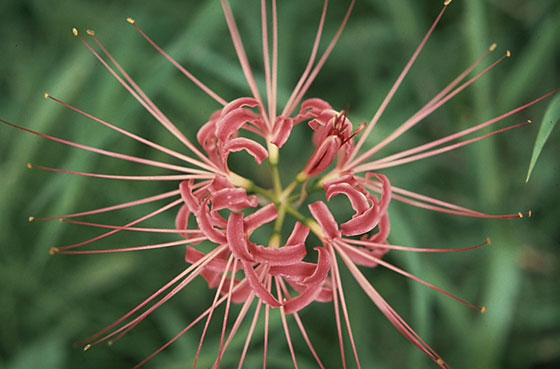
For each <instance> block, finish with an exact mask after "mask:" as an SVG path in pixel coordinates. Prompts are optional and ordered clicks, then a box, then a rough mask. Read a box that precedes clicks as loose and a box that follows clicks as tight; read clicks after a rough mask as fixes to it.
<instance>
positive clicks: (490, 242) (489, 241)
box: [486, 237, 492, 245]
mask: <svg viewBox="0 0 560 369" xmlns="http://www.w3.org/2000/svg"><path fill="white" fill-rule="evenodd" d="M486 243H487V244H488V245H491V244H492V239H491V238H490V237H487V238H486Z"/></svg>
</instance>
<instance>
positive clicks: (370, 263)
mask: <svg viewBox="0 0 560 369" xmlns="http://www.w3.org/2000/svg"><path fill="white" fill-rule="evenodd" d="M344 250H345V252H346V254H347V255H348V257H349V258H350V259H351V260H352V261H353V262H354V263H355V264H357V265H362V266H365V267H369V268H374V267H376V266H377V265H379V263H377V262H376V261H374V260H372V259H371V258H368V257H366V256H364V255H363V254H361V253H358V252H356V251H355V250H354V247H347V248H345V249H344ZM360 251H361V252H362V253H366V254H368V255H370V256H371V257H375V258H378V259H381V258H382V257H383V256H384V255H385V254H386V253H387V252H388V251H389V249H386V248H381V247H376V248H375V249H371V250H368V249H363V248H360Z"/></svg>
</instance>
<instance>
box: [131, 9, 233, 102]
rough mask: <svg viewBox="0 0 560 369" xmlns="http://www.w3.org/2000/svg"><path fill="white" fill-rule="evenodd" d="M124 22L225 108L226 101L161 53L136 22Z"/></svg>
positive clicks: (168, 56)
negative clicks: (130, 25) (131, 26)
mask: <svg viewBox="0 0 560 369" xmlns="http://www.w3.org/2000/svg"><path fill="white" fill-rule="evenodd" d="M126 21H127V22H128V23H130V24H132V25H133V26H134V28H135V29H136V30H137V31H138V33H140V35H141V36H142V37H143V38H144V39H145V40H146V41H148V42H149V43H150V45H152V46H153V47H154V48H155V49H156V50H157V51H158V52H159V53H160V54H161V55H163V57H164V58H165V59H167V60H168V61H169V62H170V63H171V64H173V65H174V66H175V68H177V69H179V71H180V72H181V73H183V75H184V76H186V77H187V78H188V79H190V80H191V81H192V82H193V83H194V84H195V85H197V86H198V87H199V88H200V89H201V90H202V91H204V92H205V93H206V94H207V95H208V96H210V97H211V98H213V99H214V100H216V102H218V103H219V104H220V105H222V106H226V105H227V101H225V100H224V99H223V98H221V97H220V96H218V94H216V93H215V92H214V91H212V90H211V89H210V87H208V86H206V85H205V84H204V83H202V82H201V81H200V80H199V79H198V78H196V77H195V76H194V75H193V74H191V73H190V72H189V71H188V70H187V69H185V67H183V66H182V65H181V64H179V63H178V62H177V61H176V60H175V59H173V58H172V57H171V56H170V55H169V54H167V53H166V52H165V51H163V49H162V48H160V47H159V46H158V45H157V44H156V43H155V42H154V41H152V39H151V38H149V37H148V35H146V34H145V33H144V31H142V30H141V29H140V27H138V25H137V24H136V21H135V20H134V19H132V18H127V19H126Z"/></svg>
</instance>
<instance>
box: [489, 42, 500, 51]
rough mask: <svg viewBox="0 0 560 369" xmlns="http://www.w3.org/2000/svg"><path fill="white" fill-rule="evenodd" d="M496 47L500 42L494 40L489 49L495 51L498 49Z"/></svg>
mask: <svg viewBox="0 0 560 369" xmlns="http://www.w3.org/2000/svg"><path fill="white" fill-rule="evenodd" d="M496 47H498V44H497V43H495V42H494V43H493V44H492V45H490V48H489V49H488V50H490V51H494V50H496Z"/></svg>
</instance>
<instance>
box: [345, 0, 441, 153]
mask: <svg viewBox="0 0 560 369" xmlns="http://www.w3.org/2000/svg"><path fill="white" fill-rule="evenodd" d="M447 5H448V4H446V3H444V7H443V9H442V10H441V11H440V13H439V15H438V16H437V18H436V20H435V21H434V23H433V24H432V26H431V27H430V29H429V30H428V33H426V36H424V39H423V40H422V42H420V45H418V47H417V48H416V50H415V51H414V53H413V54H412V56H411V58H410V60H409V61H408V63H407V64H406V66H405V67H404V69H403V71H402V72H401V74H400V75H399V76H398V77H397V80H396V81H395V83H394V84H393V86H392V87H391V89H390V90H389V93H388V94H387V96H385V99H384V100H383V102H382V103H381V106H380V107H379V109H377V111H376V112H375V115H374V116H373V118H372V119H371V121H370V122H369V124H368V126H367V128H366V131H365V132H364V134H363V135H362V137H361V138H360V140H359V141H358V143H357V144H356V147H355V148H354V151H353V152H352V153H351V154H350V157H349V158H348V162H349V163H350V162H352V160H353V159H354V157H355V156H356V154H357V153H358V151H359V150H360V149H361V148H362V145H363V144H364V143H365V141H366V139H367V138H368V137H369V135H370V133H371V131H372V130H373V127H375V125H376V124H377V122H378V121H379V119H380V118H381V115H383V113H384V112H385V109H386V108H387V105H389V102H390V101H391V100H392V99H393V96H394V95H395V93H396V92H397V90H398V89H399V87H400V85H401V83H402V81H403V80H404V78H405V77H406V75H407V74H408V72H409V71H410V68H412V65H413V64H414V62H415V61H416V59H417V58H418V55H420V52H421V51H422V49H423V48H424V46H425V45H426V43H427V42H428V39H429V38H430V36H431V35H432V33H433V31H434V29H435V28H436V26H437V24H438V23H439V21H440V19H441V18H442V17H443V14H444V13H445V10H446V9H447Z"/></svg>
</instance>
